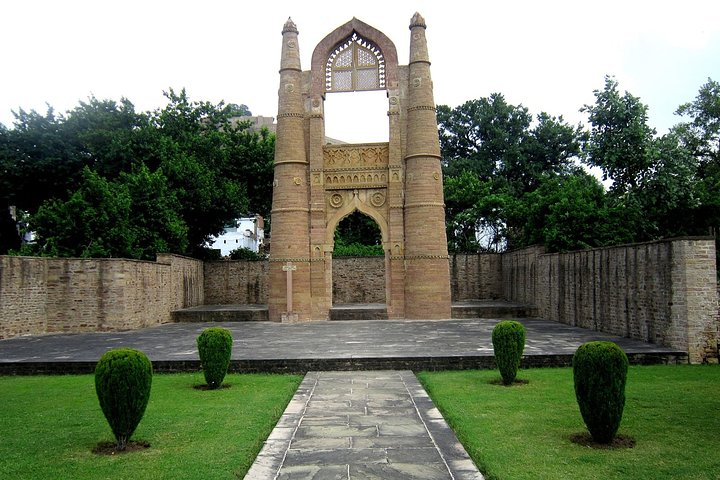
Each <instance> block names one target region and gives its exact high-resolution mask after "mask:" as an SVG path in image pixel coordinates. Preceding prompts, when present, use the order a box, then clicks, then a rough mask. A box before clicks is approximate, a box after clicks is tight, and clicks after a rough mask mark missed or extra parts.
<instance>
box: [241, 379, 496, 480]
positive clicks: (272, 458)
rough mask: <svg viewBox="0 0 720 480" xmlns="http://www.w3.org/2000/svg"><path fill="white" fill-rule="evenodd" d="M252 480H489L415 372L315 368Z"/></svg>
mask: <svg viewBox="0 0 720 480" xmlns="http://www.w3.org/2000/svg"><path fill="white" fill-rule="evenodd" d="M245 478H246V479H247V480H269V479H277V480H291V479H292V480H300V479H303V480H320V479H337V480H340V479H365V480H372V479H382V480H400V479H408V480H410V479H414V480H452V479H455V480H481V479H483V476H482V475H481V474H480V472H479V471H478V469H477V468H476V467H475V465H474V464H473V462H472V460H471V459H470V457H469V456H468V454H467V453H466V452H465V449H464V448H463V447H462V445H461V444H460V443H459V442H458V440H457V437H456V436H455V434H454V432H453V431H452V430H451V429H450V427H449V426H448V425H447V423H446V422H445V420H444V419H443V417H442V415H441V414H440V412H439V411H438V410H437V408H435V406H434V404H433V403H432V400H430V398H429V397H428V396H427V394H426V393H425V390H424V389H423V388H422V386H421V385H420V383H419V382H418V380H417V379H416V377H415V375H414V374H413V373H412V372H411V371H409V370H405V371H396V370H385V371H382V370H375V371H365V372H309V373H308V374H307V375H306V376H305V378H304V380H303V382H302V384H301V385H300V388H299V389H298V391H297V392H296V394H295V396H294V397H293V399H292V400H291V401H290V404H289V405H288V407H287V408H286V410H285V412H284V413H283V416H282V417H281V419H280V421H279V422H278V424H277V426H276V427H275V429H274V430H273V432H272V433H271V434H270V437H269V438H268V439H267V441H266V442H265V445H264V447H263V449H262V451H261V452H260V454H259V455H258V457H257V459H256V460H255V463H254V464H253V465H252V467H251V469H250V471H249V472H248V474H247V475H246V476H245Z"/></svg>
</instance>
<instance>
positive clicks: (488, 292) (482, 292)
mask: <svg viewBox="0 0 720 480" xmlns="http://www.w3.org/2000/svg"><path fill="white" fill-rule="evenodd" d="M502 268H503V263H502V255H501V254H499V253H487V254H481V255H468V254H452V255H450V292H451V295H452V299H453V301H454V302H458V301H463V300H498V299H502V298H503V289H502V278H503V277H502Z"/></svg>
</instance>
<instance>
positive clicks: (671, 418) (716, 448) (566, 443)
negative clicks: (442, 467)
mask: <svg viewBox="0 0 720 480" xmlns="http://www.w3.org/2000/svg"><path fill="white" fill-rule="evenodd" d="M418 377H419V378H420V381H421V382H422V383H423V385H424V386H425V388H426V389H427V390H428V393H429V394H430V396H431V397H432V399H433V401H434V402H435V404H436V405H437V406H438V408H439V409H440V410H441V412H442V413H443V415H444V416H445V418H446V420H447V421H448V423H449V424H450V425H451V426H452V427H453V429H454V430H455V432H456V433H457V436H458V438H459V439H460V441H461V442H462V443H463V445H465V448H466V450H467V451H468V453H469V454H470V456H471V457H472V458H473V460H474V461H475V463H476V464H477V465H478V466H479V468H480V470H481V471H482V472H483V474H484V475H485V476H486V478H487V479H488V480H522V479H528V480H541V479H573V480H580V479H614V480H617V479H620V480H622V479H628V480H630V479H632V480H639V479H647V480H660V479H673V480H680V479H684V480H690V479H698V480H699V479H714V480H717V479H720V367H718V366H717V365H715V366H691V365H669V366H636V367H630V370H629V372H628V380H627V386H626V391H625V393H626V404H625V411H624V414H623V421H622V424H621V425H620V431H619V432H618V433H619V434H621V435H625V436H630V437H632V438H634V439H635V440H636V442H637V444H636V446H635V447H634V448H629V449H628V448H626V449H616V450H601V449H596V448H592V447H587V446H580V445H577V444H575V443H572V442H571V441H570V439H569V438H570V436H571V435H573V434H575V433H581V432H584V431H586V429H585V425H584V423H583V421H582V417H581V416H580V411H579V409H578V407H577V402H576V400H575V393H574V390H573V379H572V370H571V369H568V368H552V369H530V370H520V372H519V374H518V379H521V380H528V381H529V383H527V384H525V385H515V386H512V387H503V386H500V385H494V384H491V383H490V382H491V381H492V380H497V379H499V378H500V374H499V373H498V372H497V371H496V370H495V371H493V370H484V371H455V372H433V373H430V372H423V373H421V374H419V375H418Z"/></svg>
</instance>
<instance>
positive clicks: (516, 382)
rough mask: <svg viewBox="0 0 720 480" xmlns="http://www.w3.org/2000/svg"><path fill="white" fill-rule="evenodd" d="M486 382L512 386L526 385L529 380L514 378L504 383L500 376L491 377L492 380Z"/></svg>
mask: <svg viewBox="0 0 720 480" xmlns="http://www.w3.org/2000/svg"><path fill="white" fill-rule="evenodd" d="M488 383H489V384H490V385H499V386H501V387H512V386H518V385H527V384H528V383H530V380H523V379H519V378H516V379H515V380H513V381H512V383H509V384H505V383H503V381H502V378H493V379H492V380H490V381H488Z"/></svg>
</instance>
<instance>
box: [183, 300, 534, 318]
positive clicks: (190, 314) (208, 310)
mask: <svg viewBox="0 0 720 480" xmlns="http://www.w3.org/2000/svg"><path fill="white" fill-rule="evenodd" d="M451 315H452V318H497V319H508V318H532V317H535V316H536V312H535V309H534V308H533V307H532V306H530V305H525V304H519V303H510V302H501V301H463V302H455V303H453V305H452V313H451ZM172 319H173V321H174V322H179V323H182V322H196V323H197V322H267V321H269V315H268V307H267V305H201V306H198V307H191V308H185V309H182V310H176V311H174V312H172ZM387 319H388V313H387V307H386V305H385V304H383V303H348V304H339V305H334V306H333V307H332V308H331V309H330V314H329V320H332V321H348V320H387Z"/></svg>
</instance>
